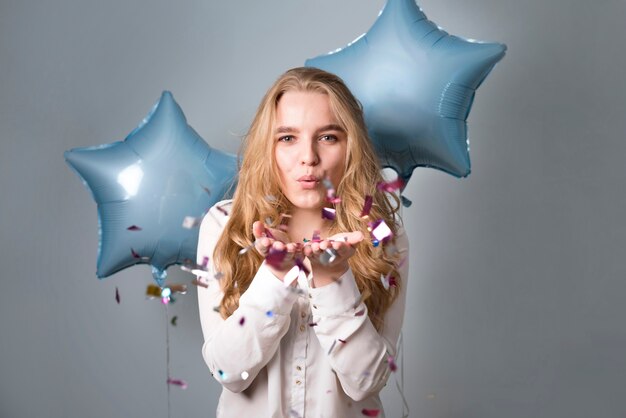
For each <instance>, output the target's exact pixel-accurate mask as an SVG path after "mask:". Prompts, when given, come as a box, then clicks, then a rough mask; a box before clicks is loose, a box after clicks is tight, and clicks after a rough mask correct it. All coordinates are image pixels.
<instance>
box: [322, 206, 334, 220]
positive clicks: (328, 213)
mask: <svg viewBox="0 0 626 418" xmlns="http://www.w3.org/2000/svg"><path fill="white" fill-rule="evenodd" d="M335 217H336V213H335V209H332V208H322V219H328V220H331V221H334V220H335Z"/></svg>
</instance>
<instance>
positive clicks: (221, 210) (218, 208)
mask: <svg viewBox="0 0 626 418" xmlns="http://www.w3.org/2000/svg"><path fill="white" fill-rule="evenodd" d="M217 210H219V211H220V212H222V213H223V214H224V216H228V212H226V209H224V208H223V207H221V206H218V207H217Z"/></svg>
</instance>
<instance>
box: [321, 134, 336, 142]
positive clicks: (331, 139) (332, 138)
mask: <svg viewBox="0 0 626 418" xmlns="http://www.w3.org/2000/svg"><path fill="white" fill-rule="evenodd" d="M320 139H322V140H324V142H334V141H336V140H337V137H336V136H335V135H324V136H322V137H321V138H320Z"/></svg>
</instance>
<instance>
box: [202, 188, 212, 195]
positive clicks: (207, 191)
mask: <svg viewBox="0 0 626 418" xmlns="http://www.w3.org/2000/svg"><path fill="white" fill-rule="evenodd" d="M202 190H204V191H205V192H206V194H208V195H209V196H211V190H209V188H208V187H204V186H202Z"/></svg>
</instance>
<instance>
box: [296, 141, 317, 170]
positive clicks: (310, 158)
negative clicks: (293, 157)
mask: <svg viewBox="0 0 626 418" xmlns="http://www.w3.org/2000/svg"><path fill="white" fill-rule="evenodd" d="M318 163H319V155H318V154H317V148H316V145H315V143H313V142H311V143H307V141H303V143H302V148H301V149H300V164H302V165H316V164H318Z"/></svg>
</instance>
